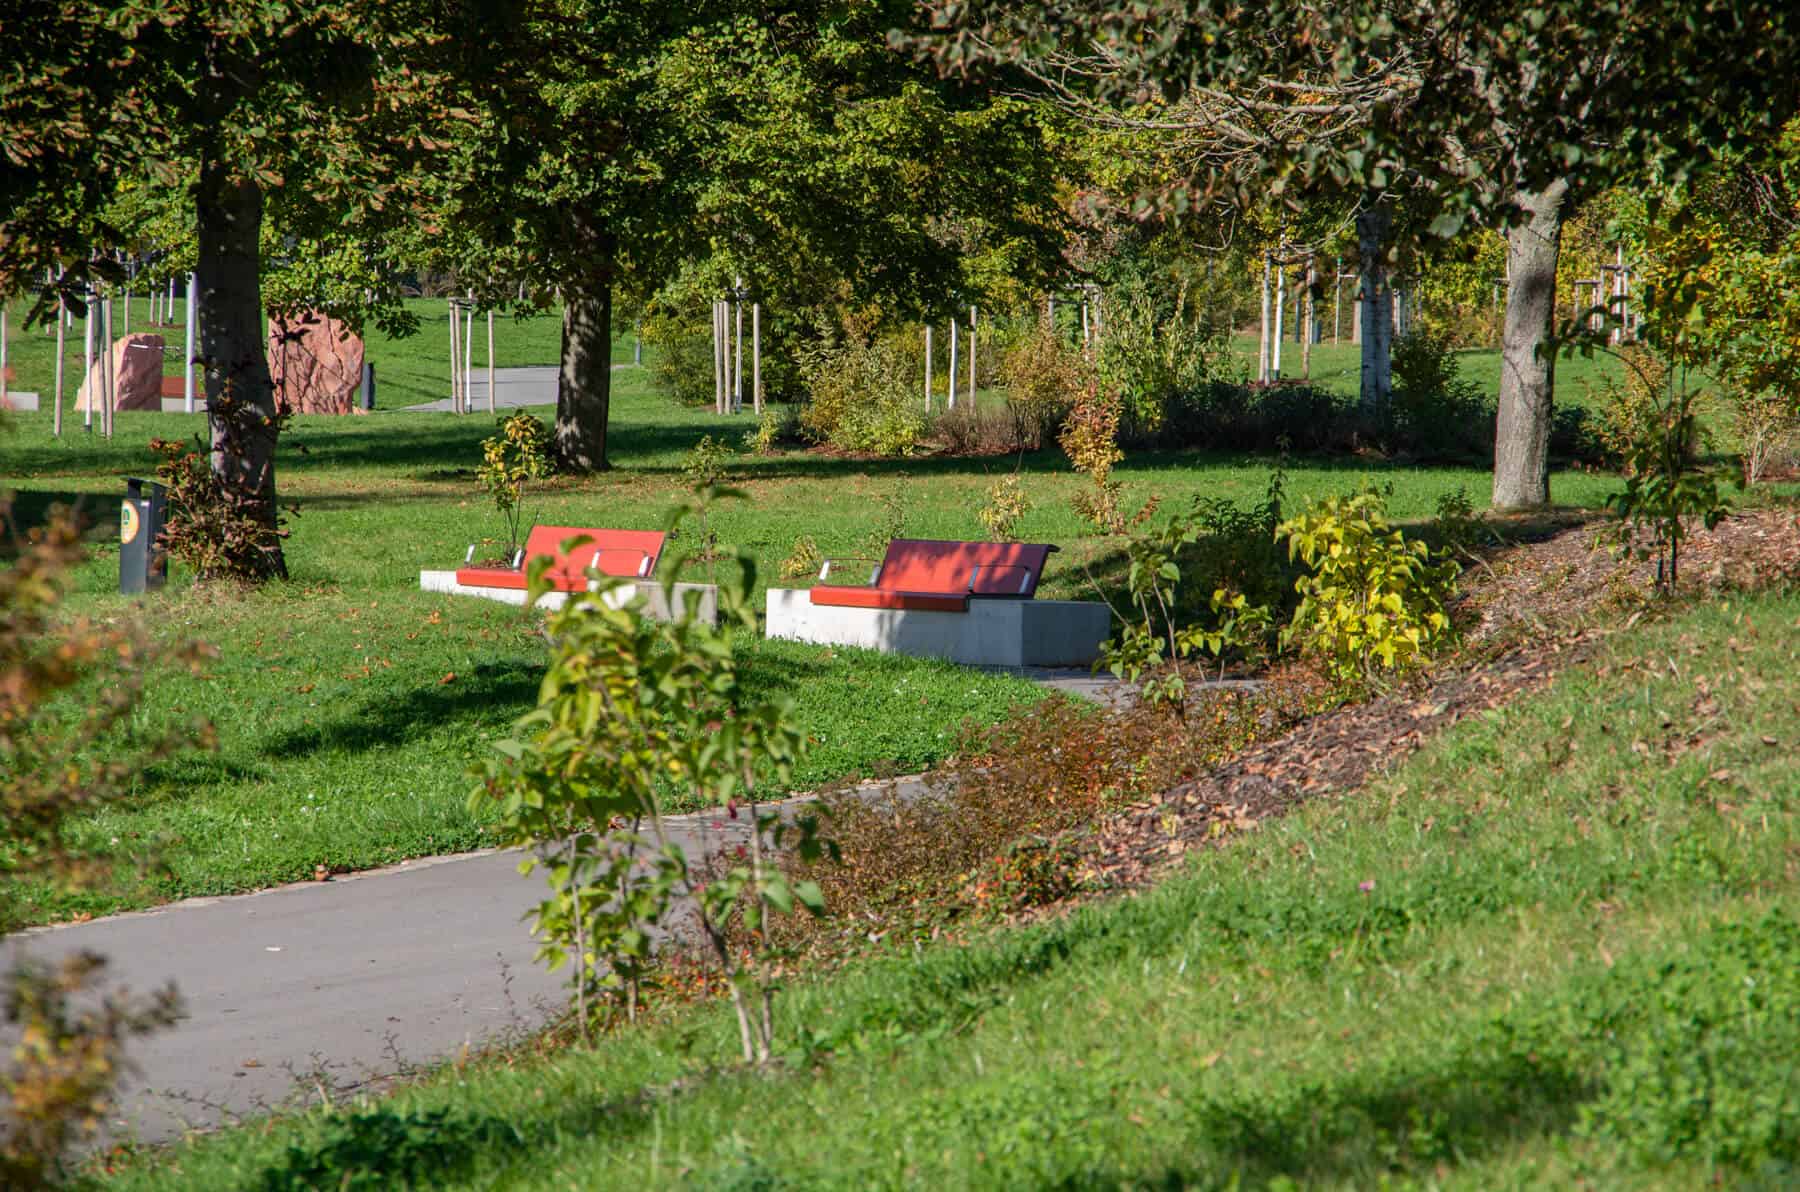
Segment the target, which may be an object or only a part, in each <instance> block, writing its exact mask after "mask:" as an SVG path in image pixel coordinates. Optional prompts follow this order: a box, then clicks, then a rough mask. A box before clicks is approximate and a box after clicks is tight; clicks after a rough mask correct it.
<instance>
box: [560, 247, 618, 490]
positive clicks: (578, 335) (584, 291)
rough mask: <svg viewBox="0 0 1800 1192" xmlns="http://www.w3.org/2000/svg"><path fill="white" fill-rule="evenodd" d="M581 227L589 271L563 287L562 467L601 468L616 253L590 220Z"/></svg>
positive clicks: (609, 387)
mask: <svg viewBox="0 0 1800 1192" xmlns="http://www.w3.org/2000/svg"><path fill="white" fill-rule="evenodd" d="M575 229H576V232H577V234H578V235H580V236H581V238H582V240H583V241H585V242H586V244H587V246H588V252H587V254H586V259H587V260H588V262H589V271H588V273H587V275H586V276H585V277H583V278H581V279H579V280H578V281H576V282H574V283H573V284H569V285H565V286H564V287H563V335H562V371H561V372H560V373H559V374H558V376H557V380H556V435H555V440H556V466H557V469H558V470H559V471H563V472H601V471H605V470H606V467H607V463H606V420H607V416H608V413H609V411H610V408H611V405H612V256H613V244H612V241H611V239H610V238H608V237H606V236H602V235H600V234H599V233H598V232H597V231H595V230H594V229H593V228H592V227H591V226H590V225H589V224H588V223H587V222H586V221H585V220H577V221H576V224H575Z"/></svg>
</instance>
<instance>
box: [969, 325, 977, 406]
mask: <svg viewBox="0 0 1800 1192" xmlns="http://www.w3.org/2000/svg"><path fill="white" fill-rule="evenodd" d="M975 409H976V405H975V308H974V307H973V306H971V307H970V308H969V410H970V411H971V412H973V411H975Z"/></svg>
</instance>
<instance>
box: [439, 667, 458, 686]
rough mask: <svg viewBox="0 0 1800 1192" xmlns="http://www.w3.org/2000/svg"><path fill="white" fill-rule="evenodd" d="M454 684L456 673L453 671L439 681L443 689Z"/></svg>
mask: <svg viewBox="0 0 1800 1192" xmlns="http://www.w3.org/2000/svg"><path fill="white" fill-rule="evenodd" d="M454 682H456V672H455V671H451V672H450V673H449V674H447V675H445V676H444V677H443V678H441V679H439V680H438V686H439V687H442V686H443V685H444V684H446V683H454Z"/></svg>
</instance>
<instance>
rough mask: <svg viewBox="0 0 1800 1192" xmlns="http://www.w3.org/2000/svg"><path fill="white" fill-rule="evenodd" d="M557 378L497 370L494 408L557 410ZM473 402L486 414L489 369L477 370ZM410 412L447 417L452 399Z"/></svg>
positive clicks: (546, 371)
mask: <svg viewBox="0 0 1800 1192" xmlns="http://www.w3.org/2000/svg"><path fill="white" fill-rule="evenodd" d="M636 367H637V365H633V364H615V365H613V371H614V372H617V371H619V370H620V369H621V368H636ZM556 374H557V367H556V365H554V364H533V365H526V366H522V367H518V368H496V369H495V370H494V407H495V408H496V409H501V410H516V409H519V408H521V407H524V406H553V405H555V404H556ZM469 400H470V404H471V406H472V407H473V409H474V410H475V412H476V413H478V414H480V413H486V412H487V404H488V383H487V369H485V368H477V369H476V370H475V376H474V378H473V380H471V381H470V383H469ZM400 408H401V410H402V411H406V410H428V411H436V412H438V413H444V414H447V413H449V412H450V408H451V407H450V399H449V398H447V397H446V398H444V399H443V400H441V401H428V402H424V403H422V404H420V405H416V406H401V407H400Z"/></svg>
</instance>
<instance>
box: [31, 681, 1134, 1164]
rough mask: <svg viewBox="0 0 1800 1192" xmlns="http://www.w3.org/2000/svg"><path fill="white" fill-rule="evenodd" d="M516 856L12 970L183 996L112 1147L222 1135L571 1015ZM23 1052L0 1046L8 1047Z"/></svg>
mask: <svg viewBox="0 0 1800 1192" xmlns="http://www.w3.org/2000/svg"><path fill="white" fill-rule="evenodd" d="M1022 673H1024V674H1025V675H1026V676H1027V677H1029V678H1032V679H1034V680H1036V681H1038V682H1041V683H1044V684H1045V685H1046V686H1049V687H1053V688H1056V689H1059V690H1063V691H1067V692H1071V693H1073V694H1078V695H1085V696H1089V697H1093V698H1098V699H1102V700H1109V701H1110V700H1112V699H1116V698H1117V688H1118V685H1117V684H1116V683H1114V682H1112V681H1111V680H1109V679H1101V678H1097V677H1096V676H1093V675H1089V674H1088V673H1087V672H1085V671H1041V670H1038V671H1029V670H1028V671H1025V672H1022ZM890 788H893V789H894V790H895V793H896V794H897V795H898V796H899V797H901V798H908V797H913V796H916V795H918V794H919V793H921V792H922V791H923V790H925V789H926V786H925V782H924V780H922V779H920V778H903V779H897V780H894V781H892V782H865V783H863V784H861V786H860V787H859V788H858V789H859V790H860V791H861V792H862V793H864V794H865V795H866V796H867V797H875V796H876V795H878V794H880V793H882V792H884V791H886V790H888V789H890ZM672 824H673V829H674V834H675V837H676V840H677V841H678V843H680V844H681V846H682V847H683V848H684V849H685V850H686V851H687V853H688V855H689V856H690V857H693V856H698V855H700V854H702V853H704V852H708V851H712V850H715V849H718V848H720V847H722V846H724V845H727V844H731V843H735V842H736V841H737V840H739V839H741V834H742V832H743V830H744V825H743V822H742V821H741V820H735V821H734V820H730V819H727V818H726V817H725V816H724V815H723V814H722V813H719V812H704V813H699V814H695V815H688V816H678V817H673V820H672ZM522 856H523V854H522V853H521V852H519V851H516V850H509V851H499V852H483V853H471V854H465V855H462V856H453V857H437V858H427V859H424V860H418V861H411V862H407V863H404V864H401V865H395V866H390V867H389V868H386V869H380V870H371V871H367V872H363V873H356V874H349V875H345V876H342V877H336V878H333V879H332V880H330V881H327V882H306V883H301V884H297V885H291V886H283V887H280V888H277V889H273V890H265V891H262V892H260V893H256V894H245V895H239V896H234V897H229V898H198V899H190V900H187V901H185V902H179V903H174V904H171V905H169V906H164V907H159V908H157V909H155V910H149V911H142V912H136V913H132V914H124V915H116V916H113V917H111V918H106V919H98V920H94V921H92V922H88V923H80V924H72V925H67V926H61V927H52V928H46V929H42V930H38V931H31V932H26V933H22V934H20V935H17V936H14V937H12V938H10V939H8V940H5V941H0V968H5V967H7V966H9V965H10V963H11V961H12V960H13V958H14V957H15V956H17V955H18V954H20V953H25V954H29V955H32V956H35V957H38V958H40V959H45V960H53V959H55V958H57V957H59V956H63V955H67V954H68V953H71V952H74V951H78V950H83V949H85V950H88V951H93V952H98V953H100V954H101V955H103V956H106V957H107V958H108V960H109V962H110V963H109V968H108V973H109V975H110V980H111V983H123V984H126V985H128V986H130V987H131V988H132V989H133V990H135V991H138V992H140V993H142V992H146V991H148V990H150V989H153V988H156V987H158V986H161V985H163V984H165V983H167V982H169V981H174V982H176V983H177V985H178V986H179V987H180V990H181V995H182V998H183V1000H184V1002H185V1004H186V1008H187V1014H186V1017H185V1018H184V1019H183V1020H182V1021H181V1022H180V1023H179V1024H178V1025H177V1026H176V1027H175V1028H174V1029H172V1030H170V1031H167V1032H164V1033H162V1034H159V1035H155V1036H152V1037H151V1038H150V1039H148V1040H144V1041H141V1042H139V1043H136V1044H134V1045H133V1046H132V1048H131V1055H132V1057H133V1059H134V1060H135V1061H136V1062H137V1064H138V1065H139V1068H140V1070H141V1073H142V1075H141V1076H140V1077H138V1078H135V1079H133V1080H130V1081H128V1082H127V1084H126V1086H125V1087H126V1093H125V1095H124V1096H123V1097H122V1098H121V1103H120V1106H119V1114H118V1117H117V1119H116V1120H115V1121H114V1122H112V1123H110V1124H109V1130H110V1133H111V1134H112V1136H113V1137H114V1138H128V1137H136V1138H138V1139H140V1140H142V1141H145V1142H161V1141H165V1140H168V1139H171V1138H176V1137H179V1136H180V1135H181V1133H182V1132H183V1130H184V1129H185V1128H187V1127H189V1126H195V1127H210V1126H215V1125H218V1124H219V1123H221V1122H227V1121H229V1120H230V1119H231V1118H232V1117H233V1116H236V1115H250V1114H254V1113H256V1112H258V1111H259V1110H262V1109H266V1108H270V1107H273V1106H276V1105H279V1104H280V1103H281V1102H282V1101H283V1100H284V1099H285V1098H288V1097H290V1096H293V1095H295V1093H296V1088H297V1085H299V1086H300V1092H301V1095H316V1092H315V1088H316V1084H317V1083H320V1082H308V1081H304V1080H301V1081H297V1079H296V1077H297V1076H298V1077H301V1078H305V1077H307V1076H308V1074H310V1073H313V1072H315V1071H316V1070H318V1069H319V1068H320V1067H321V1065H323V1067H324V1077H325V1079H324V1081H323V1082H322V1083H324V1084H325V1085H326V1086H327V1087H330V1088H332V1089H334V1090H340V1091H341V1090H345V1089H348V1088H355V1087H357V1086H360V1085H365V1084H370V1083H376V1084H378V1083H379V1082H381V1081H383V1080H385V1079H387V1078H389V1077H392V1076H394V1075H396V1074H399V1073H403V1072H404V1071H405V1070H406V1068H407V1067H408V1066H409V1065H424V1064H429V1063H432V1062H435V1061H438V1060H442V1059H446V1058H449V1057H452V1056H455V1055H456V1054H457V1053H458V1052H459V1051H461V1050H462V1049H463V1048H464V1047H471V1048H478V1047H480V1046H481V1045H482V1044H483V1043H485V1042H488V1041H491V1040H494V1039H496V1038H500V1037H504V1036H505V1035H507V1034H508V1033H509V1032H510V1033H518V1032H524V1031H530V1030H535V1029H536V1028H538V1027H540V1026H542V1025H543V1024H544V1023H545V1022H546V1021H547V1020H548V1019H549V1018H550V1017H551V1016H552V1015H553V1014H554V1013H555V1012H557V1011H558V1010H559V1009H560V1008H561V1007H562V1005H563V1004H564V1003H565V999H566V993H567V988H568V987H567V984H566V980H565V977H566V974H564V975H559V976H551V975H550V974H549V973H547V972H545V971H544V970H543V968H542V967H541V966H539V965H538V964H536V963H535V962H534V961H533V959H532V957H533V953H534V952H535V950H536V945H535V944H534V943H533V941H532V939H531V935H530V932H529V930H528V928H527V926H526V924H525V923H524V921H523V920H524V916H525V915H526V913H527V912H528V911H529V910H530V909H531V907H532V906H534V905H535V904H536V903H537V902H538V901H539V900H540V899H541V898H542V897H543V893H544V879H543V877H542V875H541V874H538V873H533V874H531V875H529V876H521V875H520V874H519V872H518V865H519V861H520V859H521V858H522ZM7 1042H8V1040H5V1039H0V1047H4V1046H5V1044H6V1043H7Z"/></svg>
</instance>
